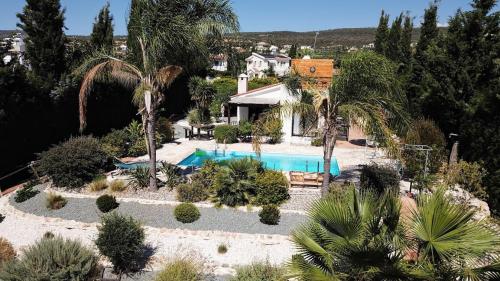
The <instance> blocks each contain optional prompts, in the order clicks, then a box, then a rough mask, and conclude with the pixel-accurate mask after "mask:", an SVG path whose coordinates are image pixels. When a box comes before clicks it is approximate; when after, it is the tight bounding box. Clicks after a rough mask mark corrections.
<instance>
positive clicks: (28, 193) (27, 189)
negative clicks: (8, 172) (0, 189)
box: [14, 185, 40, 203]
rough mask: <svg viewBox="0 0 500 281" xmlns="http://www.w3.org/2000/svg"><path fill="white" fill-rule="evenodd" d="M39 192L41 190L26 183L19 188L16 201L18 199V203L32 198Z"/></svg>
mask: <svg viewBox="0 0 500 281" xmlns="http://www.w3.org/2000/svg"><path fill="white" fill-rule="evenodd" d="M38 193H40V191H38V190H36V189H33V186H30V185H26V186H24V187H23V188H21V189H18V190H17V192H16V197H14V201H16V202H17V203H21V202H24V201H26V200H28V199H31V198H32V197H34V196H35V195H37V194H38Z"/></svg>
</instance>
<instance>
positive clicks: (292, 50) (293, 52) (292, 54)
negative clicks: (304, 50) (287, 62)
mask: <svg viewBox="0 0 500 281" xmlns="http://www.w3.org/2000/svg"><path fill="white" fill-rule="evenodd" d="M288 56H289V57H290V58H292V59H295V58H297V45H296V44H293V45H292V47H291V48H290V52H289V54H288Z"/></svg>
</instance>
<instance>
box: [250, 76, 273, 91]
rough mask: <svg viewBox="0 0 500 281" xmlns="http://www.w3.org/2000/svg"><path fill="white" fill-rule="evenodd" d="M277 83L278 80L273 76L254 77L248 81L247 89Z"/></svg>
mask: <svg viewBox="0 0 500 281" xmlns="http://www.w3.org/2000/svg"><path fill="white" fill-rule="evenodd" d="M277 83H279V80H278V79H276V78H275V77H263V78H254V79H252V80H250V81H248V90H249V91H251V90H255V89H258V88H262V87H265V86H269V85H273V84H277Z"/></svg>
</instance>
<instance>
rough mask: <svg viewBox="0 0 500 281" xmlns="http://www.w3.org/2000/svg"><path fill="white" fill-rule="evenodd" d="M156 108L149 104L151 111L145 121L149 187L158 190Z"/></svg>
mask: <svg viewBox="0 0 500 281" xmlns="http://www.w3.org/2000/svg"><path fill="white" fill-rule="evenodd" d="M155 113H156V110H155V108H154V106H153V105H152V106H151V112H149V114H148V122H147V131H148V133H147V138H148V144H149V145H148V146H149V189H150V190H151V191H157V190H158V184H157V182H156V138H155V125H156V118H155Z"/></svg>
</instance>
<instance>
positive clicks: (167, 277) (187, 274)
mask: <svg viewBox="0 0 500 281" xmlns="http://www.w3.org/2000/svg"><path fill="white" fill-rule="evenodd" d="M203 269H204V266H203V264H202V262H199V261H197V260H195V259H192V258H177V259H174V260H172V261H169V262H168V263H167V264H166V265H165V267H164V268H163V270H162V271H161V272H160V273H158V275H157V276H156V278H155V281H201V280H205V273H204V271H203Z"/></svg>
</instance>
